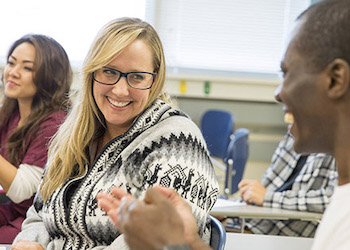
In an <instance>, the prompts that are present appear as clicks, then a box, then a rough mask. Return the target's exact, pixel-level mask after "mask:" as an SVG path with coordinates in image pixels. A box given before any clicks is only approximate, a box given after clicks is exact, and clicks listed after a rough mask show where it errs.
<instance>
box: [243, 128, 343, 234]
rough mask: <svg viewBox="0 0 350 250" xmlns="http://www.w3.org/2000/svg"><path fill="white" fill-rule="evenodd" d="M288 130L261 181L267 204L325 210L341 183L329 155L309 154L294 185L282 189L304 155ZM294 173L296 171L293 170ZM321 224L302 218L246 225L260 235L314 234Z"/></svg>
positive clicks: (251, 222) (261, 221) (255, 221)
mask: <svg viewBox="0 0 350 250" xmlns="http://www.w3.org/2000/svg"><path fill="white" fill-rule="evenodd" d="M293 144H294V139H293V137H292V136H291V135H290V134H289V133H287V134H286V135H285V136H284V138H283V140H282V141H281V142H280V144H279V145H278V147H277V149H276V151H275V153H274V155H273V157H272V163H271V166H270V167H269V169H268V170H267V171H266V173H265V175H264V177H263V179H262V181H261V183H262V184H263V185H264V186H265V188H266V194H265V198H264V204H263V206H264V207H272V208H283V209H291V210H298V211H305V212H318V213H323V212H324V210H325V209H326V206H327V205H328V204H329V202H330V197H331V195H332V194H333V191H334V188H335V186H336V185H337V183H338V174H337V171H336V167H335V160H334V158H333V157H332V156H330V155H328V154H310V155H308V156H307V158H306V160H305V163H304V165H303V167H302V168H301V169H300V170H299V173H298V174H297V176H296V178H295V180H294V182H293V184H292V185H291V187H290V188H288V189H287V190H283V189H282V190H281V187H282V186H283V184H284V183H285V182H286V181H287V180H288V179H289V177H290V176H291V174H292V173H293V170H294V169H295V167H296V166H297V163H298V161H299V159H300V157H301V155H300V154H297V153H296V152H295V151H294V150H293ZM294 172H295V171H294ZM317 226H318V223H316V222H308V221H300V220H257V219H254V220H253V219H252V220H249V221H248V223H247V227H248V228H249V229H250V230H251V231H252V232H253V233H257V234H270V235H285V236H302V237H313V236H314V234H315V231H316V228H317Z"/></svg>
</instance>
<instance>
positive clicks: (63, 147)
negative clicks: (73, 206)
mask: <svg viewBox="0 0 350 250" xmlns="http://www.w3.org/2000/svg"><path fill="white" fill-rule="evenodd" d="M136 39H141V40H142V41H144V42H145V43H146V44H147V45H148V46H149V47H150V49H151V51H152V53H153V64H154V72H156V73H157V76H156V79H155V82H154V84H153V86H152V88H151V92H150V96H149V100H148V103H147V106H146V107H148V106H149V105H150V104H151V103H152V102H153V101H154V100H155V99H157V98H161V99H163V100H164V101H166V102H169V101H170V99H169V98H168V96H167V95H166V94H165V93H164V92H163V86H164V81H165V59H164V53H163V47H162V44H161V41H160V39H159V37H158V35H157V32H156V31H155V30H154V28H153V27H152V26H151V25H149V24H148V23H146V22H144V21H142V20H140V19H136V18H121V19H115V20H113V21H111V22H109V23H108V24H106V25H105V26H104V27H103V28H102V29H101V30H100V32H99V33H98V34H97V36H96V38H95V41H94V42H93V44H92V46H91V48H90V50H89V52H88V54H87V56H86V58H85V61H84V65H83V70H82V75H83V88H82V90H81V91H80V92H79V94H78V96H77V98H76V100H75V103H74V105H73V108H72V110H71V112H70V113H69V115H68V117H67V119H66V121H65V122H64V123H63V124H62V126H61V127H60V129H59V130H58V132H57V135H56V136H55V138H54V139H53V141H52V143H51V146H50V148H49V159H48V163H47V165H48V168H47V171H46V173H45V175H44V178H43V182H42V185H41V187H40V192H41V195H42V197H43V200H44V201H47V200H48V199H49V197H50V196H51V195H52V193H53V192H54V191H55V190H56V189H57V188H59V187H60V186H61V185H62V184H63V183H64V182H65V181H66V180H68V179H69V178H75V177H78V176H82V175H83V174H84V173H85V171H86V169H85V164H86V163H89V161H90V159H88V157H87V154H86V149H87V147H88V146H89V145H91V143H92V142H93V141H94V140H95V139H96V138H98V137H99V136H101V135H102V134H103V133H104V131H105V121H104V117H103V115H102V113H101V112H100V110H99V109H98V107H97V105H96V103H95V100H94V97H93V93H92V84H93V78H92V73H93V72H94V71H96V70H97V69H99V68H101V67H103V66H105V65H107V64H109V63H110V62H111V61H112V60H113V59H115V57H116V56H118V54H120V53H121V52H122V51H123V49H124V48H125V47H127V46H128V45H129V44H131V43H132V42H133V41H135V40H136Z"/></svg>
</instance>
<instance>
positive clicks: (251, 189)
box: [238, 180, 266, 206]
mask: <svg viewBox="0 0 350 250" xmlns="http://www.w3.org/2000/svg"><path fill="white" fill-rule="evenodd" d="M238 188H239V191H240V192H241V198H242V199H243V200H244V201H245V202H246V203H247V204H256V205H259V206H262V205H263V204H264V197H265V193H266V188H265V187H264V186H263V185H261V183H260V182H258V181H257V180H242V181H241V182H240V183H239V184H238Z"/></svg>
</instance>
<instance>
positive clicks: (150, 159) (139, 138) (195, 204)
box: [16, 100, 219, 249]
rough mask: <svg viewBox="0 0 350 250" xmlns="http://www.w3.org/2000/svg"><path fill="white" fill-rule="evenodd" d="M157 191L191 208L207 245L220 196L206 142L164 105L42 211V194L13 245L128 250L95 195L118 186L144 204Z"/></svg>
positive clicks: (147, 115) (149, 113)
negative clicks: (153, 189) (169, 192)
mask: <svg viewBox="0 0 350 250" xmlns="http://www.w3.org/2000/svg"><path fill="white" fill-rule="evenodd" d="M155 184H160V185H162V186H165V187H170V188H174V189H175V190H177V192H178V193H179V194H180V195H181V196H182V197H183V198H184V199H186V200H187V202H188V203H189V204H190V205H191V207H192V212H193V214H194V216H195V217H196V219H197V222H198V223H197V224H198V228H199V234H200V235H201V236H202V238H203V239H204V240H205V241H207V242H208V241H209V238H210V220H209V218H208V213H209V211H210V209H211V208H212V207H213V205H214V203H215V201H216V199H217V196H218V193H219V190H218V183H217V179H216V176H215V173H214V170H213V167H212V164H211V161H210V158H209V154H208V151H207V149H206V145H205V141H204V139H203V137H202V135H201V132H200V130H199V129H198V127H197V126H196V125H195V124H194V123H193V122H192V121H191V120H190V119H189V118H188V117H187V116H186V115H185V114H184V113H182V112H180V111H178V110H174V109H172V108H171V106H169V105H168V104H166V103H164V102H163V101H161V100H156V101H155V102H154V103H153V104H152V105H151V106H150V107H149V108H148V109H146V110H145V111H144V112H143V113H142V114H141V115H140V116H139V117H138V118H137V119H136V120H135V122H134V123H133V125H132V126H131V128H130V129H129V130H128V131H127V132H126V133H124V134H123V135H121V136H118V137H116V138H114V139H113V140H112V141H110V142H109V143H108V144H107V145H106V146H105V147H104V148H103V149H102V151H101V152H100V153H99V155H98V156H97V159H96V160H95V162H94V163H93V164H92V165H91V166H87V170H86V173H85V175H84V176H82V177H80V178H76V179H71V180H69V181H67V182H66V183H64V184H63V186H62V187H61V188H60V189H58V190H56V191H55V192H54V193H53V195H52V196H51V197H50V199H49V200H48V201H47V202H45V203H43V202H42V199H41V196H40V194H39V193H38V194H37V196H36V198H35V201H34V205H33V206H32V207H31V208H30V210H29V211H28V214H27V219H26V221H25V222H24V223H23V226H22V232H21V233H20V234H19V235H18V236H17V238H16V240H17V239H24V240H30V241H35V242H39V243H40V244H42V246H43V247H44V248H46V249H124V248H127V247H126V244H125V242H124V240H123V237H122V235H120V234H119V232H118V231H117V230H116V229H115V227H114V225H113V223H112V222H111V220H110V219H109V217H108V216H107V214H106V213H105V212H104V211H102V210H101V209H100V208H98V206H97V201H96V195H97V194H98V193H99V192H101V191H104V192H109V191H110V190H111V189H112V188H113V187H115V186H121V187H124V188H125V189H126V190H127V191H128V192H129V193H131V194H132V195H134V196H136V197H142V196H143V195H144V193H145V191H146V190H147V189H148V188H149V187H151V186H153V185H155ZM67 193H71V194H72V195H71V197H70V198H69V197H67ZM68 200H69V201H68ZM155 226H156V223H155ZM150 230H152V228H150Z"/></svg>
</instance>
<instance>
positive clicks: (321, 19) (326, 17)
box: [295, 0, 350, 71]
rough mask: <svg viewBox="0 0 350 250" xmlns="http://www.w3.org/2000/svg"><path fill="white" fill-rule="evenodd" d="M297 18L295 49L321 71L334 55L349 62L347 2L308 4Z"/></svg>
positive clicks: (349, 9)
mask: <svg viewBox="0 0 350 250" xmlns="http://www.w3.org/2000/svg"><path fill="white" fill-rule="evenodd" d="M297 20H299V21H302V22H303V24H302V27H301V29H300V30H299V32H298V35H297V37H296V39H295V45H296V48H297V50H298V51H299V52H300V53H301V54H302V55H304V56H305V58H306V59H307V60H310V65H311V67H312V70H316V71H321V70H323V69H324V68H325V67H326V66H327V65H328V64H329V63H331V62H332V61H333V60H334V59H336V58H341V59H344V60H345V61H347V62H348V64H350V1H349V0H325V1H321V2H318V3H316V4H314V5H312V6H310V7H309V8H308V9H307V10H306V11H304V12H303V13H301V14H300V16H299V17H298V18H297Z"/></svg>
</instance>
